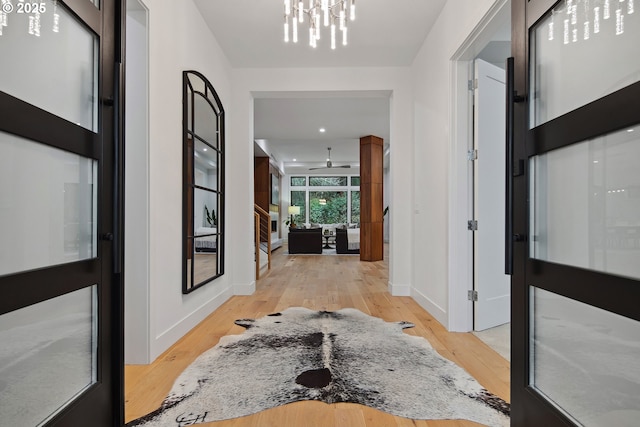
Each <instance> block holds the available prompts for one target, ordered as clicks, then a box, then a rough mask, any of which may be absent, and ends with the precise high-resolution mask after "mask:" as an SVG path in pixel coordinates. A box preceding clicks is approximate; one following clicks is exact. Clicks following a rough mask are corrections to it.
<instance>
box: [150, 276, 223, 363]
mask: <svg viewBox="0 0 640 427" xmlns="http://www.w3.org/2000/svg"><path fill="white" fill-rule="evenodd" d="M232 296H233V292H232V287H227V288H225V289H223V290H221V292H220V293H219V294H217V295H216V296H214V297H213V298H211V299H210V300H209V301H207V302H205V303H204V304H202V305H201V306H200V307H198V308H197V309H195V310H194V311H192V312H191V313H189V314H188V315H187V316H185V317H184V318H183V319H182V320H180V321H179V322H177V323H176V324H174V325H173V326H171V327H170V328H169V329H167V330H166V331H164V332H162V333H160V334H159V335H158V336H157V337H156V338H155V340H153V341H152V343H151V351H150V353H151V354H150V359H151V360H149V361H148V362H147V363H151V362H153V361H154V360H155V359H156V358H157V357H158V356H160V355H161V354H162V353H163V352H164V351H165V350H167V349H168V348H169V347H171V346H172V345H173V344H175V343H176V342H177V341H178V340H179V339H180V338H182V337H183V336H185V335H186V334H187V333H188V332H189V331H190V330H191V329H193V328H195V327H196V326H197V325H198V324H199V323H200V322H202V321H203V320H204V319H205V318H206V317H207V316H208V315H210V314H211V313H213V312H214V311H215V310H216V309H217V308H218V307H220V306H221V305H222V304H223V303H224V302H226V301H227V300H228V299H229V298H231V297H232Z"/></svg>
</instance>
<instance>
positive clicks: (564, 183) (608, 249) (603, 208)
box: [529, 126, 640, 279]
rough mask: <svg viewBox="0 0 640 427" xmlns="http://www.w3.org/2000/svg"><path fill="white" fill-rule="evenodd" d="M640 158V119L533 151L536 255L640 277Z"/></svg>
mask: <svg viewBox="0 0 640 427" xmlns="http://www.w3.org/2000/svg"><path fill="white" fill-rule="evenodd" d="M638 158H640V127H639V126H635V127H630V128H625V129H622V130H619V131H616V132H613V133H611V134H609V135H605V136H602V137H598V138H594V139H592V140H590V141H584V142H580V143H576V144H573V145H570V146H567V147H563V148H560V149H557V150H553V151H550V152H548V153H545V154H541V155H537V156H534V157H531V160H530V162H531V165H530V169H529V170H530V174H531V180H530V182H531V185H532V190H531V196H532V197H531V203H530V208H531V213H530V215H529V218H530V221H531V224H530V228H529V232H530V238H529V242H530V246H531V247H530V256H531V258H535V259H539V260H544V261H549V262H554V263H559V264H564V265H570V266H575V267H581V268H586V269H590V270H595V271H602V272H609V273H612V274H617V275H621V276H626V277H631V278H636V279H638V278H640V263H638V260H639V259H640V224H639V223H638V217H637V215H638V212H640V168H638V165H637V159H638ZM585 213H586V214H585Z"/></svg>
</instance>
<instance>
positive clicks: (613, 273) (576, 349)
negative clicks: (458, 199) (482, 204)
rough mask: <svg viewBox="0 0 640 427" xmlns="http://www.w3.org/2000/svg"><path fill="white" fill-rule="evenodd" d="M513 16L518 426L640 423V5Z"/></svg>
mask: <svg viewBox="0 0 640 427" xmlns="http://www.w3.org/2000/svg"><path fill="white" fill-rule="evenodd" d="M512 14H513V19H512V25H513V31H512V35H513V37H512V40H513V53H514V57H515V61H514V65H515V66H514V67H513V68H512V69H511V71H512V73H513V77H514V79H513V80H512V82H514V84H515V87H514V89H515V94H514V92H510V95H511V97H512V99H511V100H512V101H513V102H509V101H508V106H510V107H512V110H511V111H513V112H514V116H513V124H514V128H513V129H514V130H515V131H514V146H513V156H514V157H513V158H512V159H508V165H509V166H510V172H511V173H510V178H511V179H512V183H513V197H514V198H513V205H512V208H513V210H512V213H513V229H509V226H508V229H507V233H508V234H507V235H508V236H509V235H510V236H511V239H507V240H510V241H511V242H512V243H511V244H512V246H513V252H512V254H513V262H514V264H513V273H514V274H513V277H512V308H513V309H512V313H513V314H512V346H513V354H512V356H513V357H512V365H511V368H512V420H513V423H512V425H515V426H556V425H585V426H623V425H637V422H638V419H639V415H640V323H639V322H638V321H639V320H640V304H639V302H640V283H639V282H638V279H639V278H640V163H639V161H638V159H640V83H638V81H639V80H640V16H639V15H640V11H636V10H635V4H634V2H633V1H632V0H631V1H630V0H589V1H587V0H573V1H571V0H562V1H560V2H558V1H549V0H529V1H527V0H514V1H513V2H512ZM514 95H515V96H514ZM507 267H509V265H507Z"/></svg>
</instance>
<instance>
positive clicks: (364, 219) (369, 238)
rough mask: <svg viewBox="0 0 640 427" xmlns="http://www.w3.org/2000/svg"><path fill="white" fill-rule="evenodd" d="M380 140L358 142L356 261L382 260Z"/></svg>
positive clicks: (368, 138)
mask: <svg viewBox="0 0 640 427" xmlns="http://www.w3.org/2000/svg"><path fill="white" fill-rule="evenodd" d="M382 160H383V140H382V138H378V137H377V136H373V135H369V136H365V137H362V138H360V260H361V261H380V260H382V258H383V231H382V230H383V227H382V210H383V207H382V182H383V166H382Z"/></svg>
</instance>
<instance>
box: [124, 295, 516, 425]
mask: <svg viewBox="0 0 640 427" xmlns="http://www.w3.org/2000/svg"><path fill="white" fill-rule="evenodd" d="M235 323H236V324H238V325H240V326H243V327H245V328H246V329H247V330H246V331H245V332H244V333H243V334H241V335H229V336H225V337H223V338H221V339H220V342H219V343H218V344H217V345H216V346H215V347H213V348H212V349H210V350H207V351H206V352H204V353H203V354H202V355H200V356H199V357H198V358H197V359H196V360H195V361H194V362H193V363H192V364H191V365H190V366H188V367H187V368H186V369H185V370H184V371H183V372H182V374H181V375H180V376H179V377H178V379H177V380H176V382H175V383H174V385H173V388H172V389H171V392H170V393H169V395H168V396H167V397H166V399H165V400H164V401H163V402H162V404H161V406H160V407H159V408H158V409H157V410H155V411H154V412H151V413H150V414H148V415H146V416H144V417H141V418H139V419H137V420H133V421H131V422H130V423H128V424H127V426H163V427H164V426H176V427H177V426H183V425H192V424H199V423H206V422H211V421H219V420H224V419H230V418H236V417H241V416H245V415H250V414H254V413H257V412H260V411H263V410H265V409H269V408H273V407H275V406H278V405H284V404H287V403H291V402H296V401H300V400H318V401H322V402H326V403H338V402H351V403H358V404H362V405H367V406H370V407H372V408H376V409H379V410H381V411H384V412H388V413H390V414H393V415H397V416H401V417H405V418H411V419H467V420H471V421H475V422H478V423H481V424H485V425H488V426H492V427H493V426H508V425H509V410H510V407H509V404H508V403H506V402H505V401H504V400H502V399H501V398H499V397H497V396H495V395H493V394H491V393H489V392H488V391H487V390H485V389H484V388H483V387H482V386H481V385H480V384H478V382H477V381H476V380H475V379H474V378H472V377H471V376H470V375H469V374H468V373H467V372H466V371H464V370H463V369H462V368H461V367H459V366H458V365H456V364H455V363H453V362H451V361H450V360H448V359H445V358H443V357H442V356H440V355H439V354H438V353H437V352H436V351H435V350H434V349H433V348H432V347H431V345H430V344H429V342H428V341H427V340H426V339H424V338H422V337H416V336H411V335H408V334H405V333H403V332H402V330H403V329H406V328H411V327H413V326H414V325H413V324H411V323H408V322H385V321H384V320H382V319H380V318H377V317H371V316H368V315H366V314H364V313H362V312H361V311H358V310H356V309H351V308H347V309H342V310H339V311H334V312H329V311H313V310H309V309H306V308H300V307H294V308H288V309H286V310H284V311H282V312H280V313H274V314H270V315H268V316H265V317H262V318H259V319H255V320H254V319H240V320H236V322H235Z"/></svg>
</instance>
